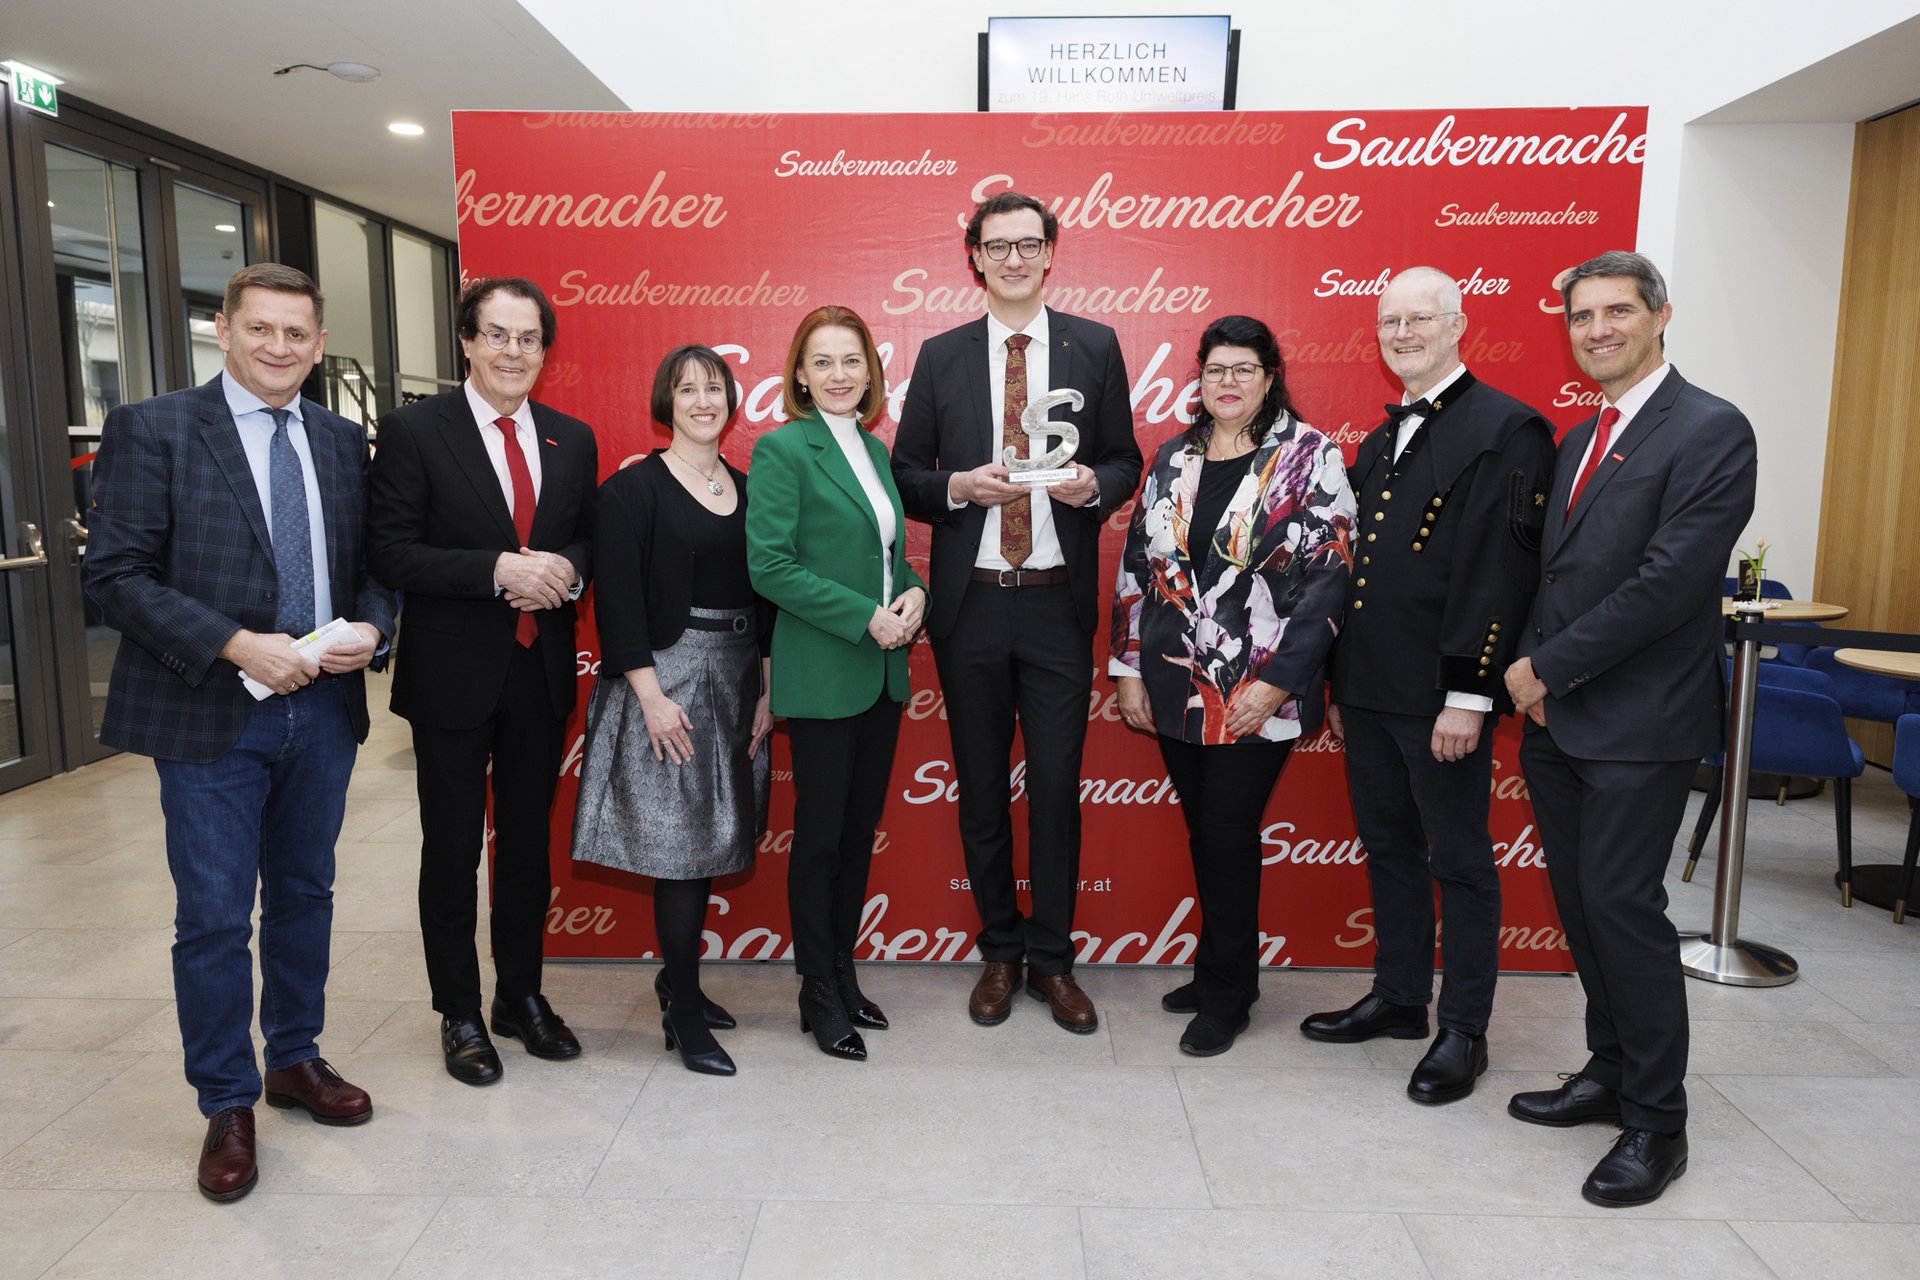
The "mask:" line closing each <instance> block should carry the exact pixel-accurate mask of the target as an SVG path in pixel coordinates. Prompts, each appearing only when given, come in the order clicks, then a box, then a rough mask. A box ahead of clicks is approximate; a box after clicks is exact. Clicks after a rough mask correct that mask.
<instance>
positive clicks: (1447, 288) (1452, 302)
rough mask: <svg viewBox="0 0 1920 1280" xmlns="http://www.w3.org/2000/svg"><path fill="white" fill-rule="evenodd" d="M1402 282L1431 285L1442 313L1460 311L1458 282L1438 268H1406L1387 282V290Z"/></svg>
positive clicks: (1383, 295)
mask: <svg viewBox="0 0 1920 1280" xmlns="http://www.w3.org/2000/svg"><path fill="white" fill-rule="evenodd" d="M1402 280H1406V281H1409V282H1411V283H1414V284H1430V285H1433V286H1434V287H1435V289H1436V290H1437V291H1438V293H1439V295H1440V309H1441V310H1442V311H1449V312H1452V311H1458V310H1460V282H1459V281H1458V280H1455V279H1454V278H1453V277H1452V276H1450V275H1448V274H1447V273H1446V272H1444V271H1442V270H1441V269H1440V268H1438V267H1408V268H1407V269H1406V270H1405V271H1402V272H1400V273H1399V274H1398V275H1396V276H1394V278H1393V279H1391V280H1389V281H1387V288H1389V289H1391V288H1393V286H1394V285H1396V284H1399V283H1400V282H1401V281H1402ZM1380 296H1381V297H1382V298H1384V297H1385V296H1386V295H1385V294H1381V295H1380Z"/></svg>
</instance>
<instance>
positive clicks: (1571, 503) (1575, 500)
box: [1567, 405, 1620, 516]
mask: <svg viewBox="0 0 1920 1280" xmlns="http://www.w3.org/2000/svg"><path fill="white" fill-rule="evenodd" d="M1618 421H1620V411H1619V410H1618V409H1616V408H1614V407H1613V406H1612V405H1608V406H1607V407H1606V408H1604V409H1602V410H1601V411H1600V422H1599V424H1598V425H1597V426H1595V427H1594V429H1593V449H1592V451H1590V452H1589V453H1588V454H1587V465H1586V466H1584V467H1582V468H1580V474H1579V476H1578V477H1577V478H1576V479H1575V480H1574V482H1573V493H1572V494H1571V495H1570V496H1569V497H1568V498H1567V514H1568V515H1569V516H1570V515H1572V514H1573V509H1574V508H1575V507H1577V506H1579V505H1580V494H1581V493H1582V492H1583V491H1584V490H1585V489H1586V487H1587V481H1589V480H1591V479H1593V473H1594V472H1596V471H1598V470H1599V469H1600V459H1602V458H1604V457H1606V456H1607V443H1608V442H1609V441H1610V440H1612V438H1613V424H1614V423H1616V422H1618Z"/></svg>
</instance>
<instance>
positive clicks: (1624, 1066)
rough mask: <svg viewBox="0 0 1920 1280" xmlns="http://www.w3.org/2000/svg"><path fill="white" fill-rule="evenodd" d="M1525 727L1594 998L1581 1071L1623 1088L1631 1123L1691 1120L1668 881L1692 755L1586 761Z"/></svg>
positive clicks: (1567, 909) (1572, 933)
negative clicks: (1645, 760)
mask: <svg viewBox="0 0 1920 1280" xmlns="http://www.w3.org/2000/svg"><path fill="white" fill-rule="evenodd" d="M1547 716H1548V725H1549V727H1548V729H1547V730H1545V731H1541V730H1534V729H1529V731H1528V732H1527V735H1526V738H1525V740H1524V741H1523V742H1522V743H1521V746H1520V765H1521V768H1522V769H1523V770H1524V771H1525V773H1526V777H1527V790H1528V791H1529V792H1530V793H1531V794H1532V796H1533V814H1534V818H1535V820H1537V821H1538V822H1539V824H1540V838H1541V841H1542V842H1543V844H1544V845H1545V848H1546V855H1547V879H1548V880H1549V881H1550V882H1551V883H1552V885H1553V901H1554V905H1555V906H1556V907H1558V908H1559V911H1560V923H1561V925H1562V927H1563V928H1565V929H1566V931H1567V945H1568V946H1569V947H1571V948H1572V949H1573V963H1574V967H1575V968H1577V969H1578V970H1579V972H1580V985H1581V986H1582V987H1583V988H1584V989H1585V991H1586V996H1587V1050H1588V1052H1589V1053H1590V1054H1591V1055H1592V1056H1591V1057H1590V1058H1589V1059H1588V1060H1587V1065H1586V1066H1585V1067H1583V1068H1582V1070H1583V1071H1584V1072H1585V1073H1586V1074H1587V1075H1589V1076H1591V1077H1592V1078H1593V1079H1594V1080H1595V1081H1597V1082H1598V1083H1600V1084H1603V1085H1607V1086H1608V1087H1610V1088H1613V1089H1617V1090H1618V1091H1619V1093H1620V1116H1621V1119H1622V1121H1624V1123H1625V1124H1626V1125H1627V1126H1628V1127H1629V1128H1637V1129H1652V1130H1655V1131H1656V1132H1659V1133H1678V1132H1679V1131H1680V1130H1681V1129H1683V1128H1685V1127H1686V1123H1687V1091H1686V1084H1685V1080H1686V1075H1687V992H1686V981H1687V979H1686V975H1685V974H1684V973H1682V972H1681V969H1680V942H1679V938H1678V936H1677V935H1676V934H1675V932H1674V928H1673V923H1672V922H1671V921H1669V920H1668V919H1667V889H1666V885H1665V883H1664V882H1663V879H1664V877H1665V875H1666V870H1667V863H1668V862H1669V861H1670V860H1671V858H1672V855H1673V842H1674V837H1675V836H1676V835H1677V834H1678V833H1679V831H1680V822H1681V819H1682V818H1683V817H1684V816H1685V812H1686V803H1687V787H1688V784H1689V783H1690V781H1691V780H1692V778H1693V771H1694V767H1695V765H1697V764H1698V763H1699V762H1698V761H1696V760H1662V761H1654V762H1650V763H1640V762H1630V761H1617V760H1584V759H1581V758H1579V757H1577V756H1570V755H1567V754H1565V753H1564V752H1562V751H1561V750H1560V748H1559V747H1558V746H1557V745H1555V743H1554V741H1553V734H1552V731H1551V725H1552V716H1553V713H1552V711H1551V710H1549V711H1548V713H1547Z"/></svg>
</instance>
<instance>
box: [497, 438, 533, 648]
mask: <svg viewBox="0 0 1920 1280" xmlns="http://www.w3.org/2000/svg"><path fill="white" fill-rule="evenodd" d="M493 425H494V426H496V427H498V428H500V434H501V435H503V436H505V437H506V439H507V475H508V477H509V478H510V479H511V480H512V481H513V535H514V537H516V538H518V539H520V545H521V546H523V547H528V546H532V545H533V472H531V471H529V470H527V455H526V454H524V453H522V452H521V451H520V437H519V435H518V434H517V429H516V428H515V426H514V423H513V419H512V418H495V419H494V420H493ZM539 637H540V623H539V622H538V621H537V620H535V618H534V616H533V615H532V614H531V613H528V612H525V611H524V610H523V611H522V612H521V614H520V620H519V622H517V623H516V624H515V625H514V631H513V638H514V639H516V640H518V641H519V642H520V644H521V646H522V647H523V648H531V647H532V646H533V642H534V641H535V640H537V639H539Z"/></svg>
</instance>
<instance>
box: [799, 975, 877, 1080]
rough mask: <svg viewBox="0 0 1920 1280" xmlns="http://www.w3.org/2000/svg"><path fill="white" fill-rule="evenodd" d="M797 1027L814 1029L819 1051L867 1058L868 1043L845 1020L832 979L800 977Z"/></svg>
mask: <svg viewBox="0 0 1920 1280" xmlns="http://www.w3.org/2000/svg"><path fill="white" fill-rule="evenodd" d="M800 1029H801V1030H802V1031H811V1032H813V1039H814V1042H815V1043H816V1044H818V1045H819V1046H820V1052H822V1053H824V1054H826V1055H827V1056H828V1057H830V1058H847V1059H850V1060H852V1061H854V1062H865V1061H866V1058H867V1042H866V1041H865V1040H862V1039H861V1038H860V1033H859V1032H858V1031H855V1030H854V1029H853V1024H852V1023H851V1022H850V1021H848V1020H847V1011H846V1010H845V1009H844V1008H842V1007H841V1005H840V993H839V992H838V991H837V990H835V989H834V985H833V980H832V979H831V978H802V979H800Z"/></svg>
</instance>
